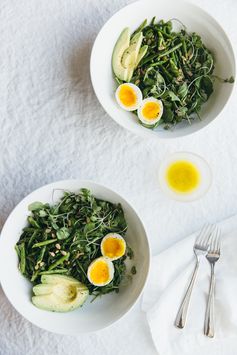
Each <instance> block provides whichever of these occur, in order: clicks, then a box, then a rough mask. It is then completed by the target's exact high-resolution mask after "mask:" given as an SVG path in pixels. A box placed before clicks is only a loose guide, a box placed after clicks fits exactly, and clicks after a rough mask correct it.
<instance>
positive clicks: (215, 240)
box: [204, 228, 221, 338]
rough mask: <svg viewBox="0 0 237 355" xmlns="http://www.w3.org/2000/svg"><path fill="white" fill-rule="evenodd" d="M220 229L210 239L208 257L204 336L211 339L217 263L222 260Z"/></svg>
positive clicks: (212, 334) (212, 335)
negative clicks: (208, 280) (208, 274)
mask: <svg viewBox="0 0 237 355" xmlns="http://www.w3.org/2000/svg"><path fill="white" fill-rule="evenodd" d="M220 234H221V232H220V229H219V228H216V229H215V231H214V232H213V233H212V236H211V237H210V249H209V251H208V254H207V255H206V258H207V260H208V261H209V263H210V265H211V279H210V288H209V295H208V300H207V308H206V314H205V323H204V334H205V335H206V336H208V337H209V338H213V337H214V293H215V263H216V262H217V261H218V260H219V258H220V255H221V253H220Z"/></svg>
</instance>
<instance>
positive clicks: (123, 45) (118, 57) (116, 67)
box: [112, 27, 131, 81]
mask: <svg viewBox="0 0 237 355" xmlns="http://www.w3.org/2000/svg"><path fill="white" fill-rule="evenodd" d="M130 36H131V34H130V29H129V28H128V27H126V28H125V29H124V30H123V31H122V32H121V34H120V36H119V38H118V40H117V42H116V44H115V46H114V50H113V54H112V68H113V72H114V74H115V75H116V76H117V78H119V79H120V80H123V81H125V80H126V77H127V72H128V70H127V68H125V67H124V66H123V64H122V56H123V53H124V52H125V50H126V49H127V48H128V47H129V43H130Z"/></svg>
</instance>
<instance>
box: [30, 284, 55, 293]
mask: <svg viewBox="0 0 237 355" xmlns="http://www.w3.org/2000/svg"><path fill="white" fill-rule="evenodd" d="M52 290H53V285H47V284H38V285H35V286H34V287H33V292H34V294H35V295H36V296H39V295H47V294H49V293H52Z"/></svg>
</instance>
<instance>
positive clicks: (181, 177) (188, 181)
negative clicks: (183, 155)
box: [166, 160, 201, 194]
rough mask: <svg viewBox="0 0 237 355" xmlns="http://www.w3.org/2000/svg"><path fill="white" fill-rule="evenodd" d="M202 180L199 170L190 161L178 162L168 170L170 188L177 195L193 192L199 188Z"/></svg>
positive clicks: (167, 176)
mask: <svg viewBox="0 0 237 355" xmlns="http://www.w3.org/2000/svg"><path fill="white" fill-rule="evenodd" d="M200 179H201V177H200V172H199V170H198V168H197V167H196V166H195V165H194V164H193V163H191V162H190V161H186V160H178V161H175V162H174V163H171V164H170V165H169V166H168V168H167V172H166V180H167V183H168V186H169V187H170V188H171V189H172V190H174V191H176V192H177V193H185V194H186V193H190V192H192V191H193V190H195V189H196V188H197V187H198V186H199V183H200Z"/></svg>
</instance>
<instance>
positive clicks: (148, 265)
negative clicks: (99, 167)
mask: <svg viewBox="0 0 237 355" xmlns="http://www.w3.org/2000/svg"><path fill="white" fill-rule="evenodd" d="M70 183H78V184H79V185H84V184H85V185H86V184H91V185H94V186H97V187H99V188H100V187H101V188H103V189H105V190H108V191H109V192H111V193H112V194H115V195H117V196H119V197H121V199H122V200H124V201H125V202H126V203H127V205H128V206H129V208H131V210H132V211H133V212H134V214H135V216H136V217H137V219H138V220H139V222H140V224H141V226H142V228H143V231H144V233H143V237H144V238H145V240H146V244H147V272H146V275H145V280H144V282H143V285H142V287H141V289H140V291H139V294H138V295H137V297H136V299H135V300H134V301H133V303H132V304H131V305H130V306H129V308H128V309H127V310H126V311H125V312H124V313H123V314H122V315H120V316H118V318H117V319H115V320H114V321H111V322H108V323H107V324H106V325H105V326H102V327H100V328H98V329H96V330H91V331H78V330H76V331H73V332H67V331H62V332H61V331H59V330H57V331H54V330H52V329H51V327H50V326H49V327H42V326H40V325H38V324H37V322H36V321H35V320H32V319H29V318H28V316H26V315H25V314H23V312H22V309H21V310H20V309H18V307H16V306H15V304H14V298H13V297H12V295H11V294H10V293H9V292H8V290H7V287H6V285H5V283H2V280H1V279H2V274H3V272H2V271H1V268H0V286H1V287H2V290H3V293H4V294H5V296H6V298H7V299H8V301H9V302H10V304H11V305H12V306H13V308H14V309H15V310H16V311H17V312H18V313H19V314H20V315H21V316H22V317H23V318H25V319H27V320H28V321H29V322H30V323H32V324H34V325H35V326H37V327H38V328H40V329H43V330H47V331H49V332H51V333H54V334H63V335H77V334H89V333H95V332H99V331H101V330H102V329H105V328H108V327H110V326H111V325H112V324H115V323H116V322H119V321H120V320H121V319H122V318H123V317H125V316H126V315H127V314H128V313H129V312H130V311H131V310H132V309H133V307H134V306H135V305H136V303H137V302H138V300H139V299H140V297H141V296H142V293H143V291H144V288H145V286H146V284H147V280H148V275H149V272H150V266H151V247H150V243H149V237H148V233H147V228H146V227H145V224H144V222H143V221H142V219H141V217H140V215H139V213H138V212H137V210H136V208H134V207H133V206H132V205H131V203H130V202H129V201H128V200H127V199H126V198H125V197H124V196H123V195H121V194H120V193H119V192H117V190H114V189H112V188H110V187H107V186H106V185H104V184H101V183H97V182H95V181H93V180H87V179H64V180H57V181H54V182H51V183H48V184H46V185H42V186H40V187H38V188H37V189H35V190H33V191H31V192H30V193H29V194H27V195H26V196H25V197H24V198H23V199H21V200H20V201H19V202H18V203H17V205H16V206H15V207H14V208H13V210H12V211H11V212H10V214H9V215H8V217H7V219H6V221H5V222H4V225H3V228H2V231H1V234H0V250H1V249H2V250H3V248H2V246H3V244H4V240H3V238H2V236H4V233H5V228H7V222H8V221H9V219H10V217H11V216H12V215H13V214H14V213H15V212H16V210H17V208H19V205H20V204H22V203H23V202H25V201H26V200H27V199H28V197H29V196H30V195H31V194H33V193H35V192H39V191H40V190H41V189H42V188H46V189H47V188H51V187H53V185H55V184H62V185H63V184H70ZM80 188H82V187H79V189H80Z"/></svg>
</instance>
